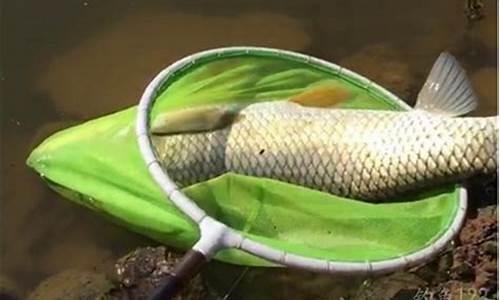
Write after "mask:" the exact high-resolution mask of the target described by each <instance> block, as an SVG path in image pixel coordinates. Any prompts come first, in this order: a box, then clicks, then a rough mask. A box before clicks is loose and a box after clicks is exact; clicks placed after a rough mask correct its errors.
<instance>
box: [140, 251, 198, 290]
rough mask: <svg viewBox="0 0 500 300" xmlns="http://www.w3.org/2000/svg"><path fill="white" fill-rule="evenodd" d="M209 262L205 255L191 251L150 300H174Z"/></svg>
mask: <svg viewBox="0 0 500 300" xmlns="http://www.w3.org/2000/svg"><path fill="white" fill-rule="evenodd" d="M207 262H208V260H207V258H206V257H205V255H204V254H203V253H201V252H199V251H196V250H193V249H191V250H189V251H188V252H187V253H186V254H185V255H184V257H182V260H181V261H180V262H179V263H177V265H176V266H175V268H174V270H173V271H172V273H170V275H169V276H168V277H167V279H166V280H165V281H164V282H163V284H162V285H161V286H160V287H159V288H157V289H156V290H155V291H154V292H153V294H152V295H151V296H150V297H149V300H169V299H172V298H173V297H174V296H175V295H176V294H177V293H178V292H179V291H180V290H181V289H182V287H183V286H184V284H185V283H187V282H188V281H189V280H191V278H193V277H194V276H196V274H198V272H199V271H200V270H201V268H202V267H203V266H204V265H205V264H206V263H207Z"/></svg>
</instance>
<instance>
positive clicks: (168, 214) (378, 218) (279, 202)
mask: <svg viewBox="0 0 500 300" xmlns="http://www.w3.org/2000/svg"><path fill="white" fill-rule="evenodd" d="M322 84H336V85H339V86H342V87H344V88H345V89H347V90H349V91H350V93H349V95H350V97H349V99H347V100H346V101H344V102H342V103H341V104H340V106H341V107H343V108H357V109H378V110H408V109H410V108H409V107H408V106H407V105H405V104H404V103H403V102H401V101H399V100H398V99H397V98H396V97H395V96H394V95H392V94H390V93H388V92H387V91H385V90H384V89H382V88H381V87H379V86H377V85H376V84H374V83H371V82H369V81H367V80H365V79H364V78H362V77H360V76H358V75H357V74H354V73H353V72H350V71H348V70H345V69H342V68H333V67H329V66H328V65H325V64H322V63H320V62H319V61H318V60H315V59H302V58H301V59H298V58H296V57H293V56H287V55H280V54H279V53H274V52H270V51H264V50H262V51H259V50H254V51H245V50H233V51H227V52H224V53H223V54H221V53H220V52H214V53H209V54H207V55H203V56H201V57H200V58H198V59H197V60H196V62H193V63H191V64H187V65H185V66H183V67H182V68H180V69H178V70H177V71H176V72H175V74H173V75H172V76H170V77H169V78H168V80H167V81H165V82H163V84H162V86H161V89H160V90H159V94H158V97H157V100H156V104H155V106H154V108H153V110H152V111H151V119H154V118H155V117H156V116H158V114H159V113H161V112H165V111H168V110H174V109H178V108H185V107H194V106H197V105H207V104H224V103H237V102H241V101H245V102H249V101H252V102H260V101H274V100H282V99H286V98H289V97H292V96H294V95H298V94H300V93H303V92H305V91H307V90H309V89H312V88H314V87H317V86H319V85H322ZM136 112H137V108H136V107H132V108H128V109H125V110H123V111H120V112H117V113H114V114H110V115H107V116H104V117H101V118H97V119H95V120H92V121H89V122H86V123H83V124H81V125H78V126H75V127H73V128H69V129H66V130H63V131H60V132H58V133H56V134H54V135H53V136H51V137H49V138H47V139H46V140H45V141H44V142H43V143H42V144H41V145H39V146H38V147H37V148H36V149H35V150H34V151H33V152H32V153H31V155H30V157H29V158H28V161H27V163H28V165H29V166H31V167H32V168H34V169H35V170H36V171H37V172H38V173H40V174H41V175H42V176H43V178H44V179H46V180H47V182H48V183H49V185H50V186H51V187H52V188H54V189H55V190H56V191H58V192H60V193H61V194H63V195H64V196H66V197H67V198H69V199H71V200H73V201H75V202H77V203H79V204H81V205H84V206H86V207H88V208H90V209H92V210H94V211H96V212H98V213H100V214H102V215H104V216H106V217H108V218H110V219H111V220H113V221H114V222H117V223H119V224H122V225H123V226H125V227H127V228H128V229H130V230H132V231H135V232H138V233H140V234H143V235H146V236H148V237H150V238H152V239H154V240H157V241H159V242H161V243H164V244H166V245H170V246H174V247H177V248H180V249H189V248H191V246H192V245H193V244H194V243H195V242H196V241H197V240H198V238H199V235H200V233H199V229H198V227H197V224H196V223H194V222H193V221H191V220H190V219H189V218H188V217H186V216H185V215H184V214H183V213H182V212H181V211H180V210H178V209H177V208H176V207H175V206H174V205H173V204H171V203H170V202H168V201H165V196H164V194H163V193H162V191H161V190H160V188H159V187H158V186H157V184H156V183H155V182H154V181H153V179H152V178H151V176H150V174H149V173H148V170H147V167H146V165H145V163H144V161H143V159H142V158H141V154H140V152H139V148H138V145H137V141H136V135H135V117H136ZM409 134H411V133H409ZM183 191H184V192H185V193H186V195H188V196H189V197H190V198H191V199H193V200H194V201H195V202H196V203H197V204H198V206H199V207H200V208H202V209H203V210H204V211H205V212H206V213H207V214H208V215H209V216H211V217H213V218H214V219H216V220H218V221H221V222H222V223H224V224H226V225H228V226H229V227H231V228H233V229H234V230H236V231H238V232H240V233H242V234H243V235H244V236H245V237H247V238H249V239H251V240H254V241H257V242H260V243H262V244H264V245H267V246H270V247H272V248H275V249H279V250H283V251H286V252H289V253H294V254H297V255H302V256H307V257H311V258H318V259H322V260H328V261H338V262H367V261H370V262H371V261H384V260H388V259H394V258H399V257H404V256H407V255H409V254H412V253H416V252H418V251H420V250H422V249H425V248H426V247H429V246H430V245H432V244H433V243H435V242H436V241H437V240H438V239H440V238H442V237H443V235H444V234H446V233H448V232H449V230H450V228H452V227H456V226H457V223H456V220H457V218H459V214H460V211H461V210H464V207H463V205H462V206H460V205H461V204H460V203H463V199H461V196H463V193H461V192H460V188H459V187H457V186H454V185H449V186H443V187H440V188H439V189H435V190H432V191H426V192H425V193H422V194H419V195H413V196H411V197H408V198H402V199H395V200H394V201H391V202H390V203H368V202H364V201H360V200H356V199H346V198H342V197H338V196H334V195H331V194H328V193H324V192H319V191H315V190H311V189H308V188H304V187H300V186H297V185H293V184H289V183H285V182H280V181H276V180H271V179H265V178H257V177H251V176H244V175H237V174H232V173H227V174H224V175H222V176H220V177H217V178H214V179H211V180H208V181H206V182H202V183H198V184H195V185H192V186H189V187H187V188H185V189H183ZM461 201H462V202H461ZM215 258H216V259H219V260H222V261H226V262H231V263H235V264H241V265H251V266H272V265H274V264H273V263H271V262H269V261H266V260H264V259H262V258H258V257H256V256H254V255H251V254H248V253H246V252H243V251H241V250H238V249H224V250H222V251H220V252H218V253H217V255H216V257H215Z"/></svg>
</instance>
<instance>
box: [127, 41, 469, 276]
mask: <svg viewBox="0 0 500 300" xmlns="http://www.w3.org/2000/svg"><path fill="white" fill-rule="evenodd" d="M247 54H251V55H254V56H259V55H260V56H265V57H270V56H274V57H281V58H286V59H290V60H294V61H302V62H305V63H308V64H311V65H312V66H313V67H317V68H321V69H322V70H331V72H332V73H333V74H336V75H338V76H344V77H349V78H351V79H353V80H354V81H356V82H357V83H356V84H358V85H359V86H360V87H361V88H364V89H365V90H366V91H367V92H368V93H370V91H372V90H376V91H377V92H378V93H382V94H383V95H384V96H385V97H387V98H389V99H390V100H391V101H394V102H396V103H398V104H399V105H400V106H401V107H403V108H406V109H408V110H409V109H411V108H410V107H409V106H408V105H407V104H406V103H404V102H403V101H402V100H400V99H399V98H397V97H396V96H395V95H393V94H392V93H390V92H388V91H387V90H385V89H384V88H382V87H381V86H379V85H377V84H376V83H374V82H372V81H370V80H368V79H366V78H365V77H363V76H360V75H358V74H356V73H354V72H352V71H350V70H348V69H345V68H341V67H340V66H338V65H336V64H333V63H330V62H327V61H324V60H321V59H317V58H314V57H311V56H307V55H303V54H299V53H295V52H290V51H284V50H279V49H272V48H261V47H228V48H218V49H212V50H207V51H202V52H198V53H196V54H193V55H190V56H187V57H185V58H183V59H181V60H179V61H177V62H175V63H174V64H172V65H170V66H168V67H167V68H165V69H164V70H162V71H161V72H160V73H159V74H158V75H157V76H156V77H155V78H154V79H153V80H152V81H151V82H150V83H149V84H148V86H147V87H146V89H145V91H144V93H143V95H142V97H141V100H140V103H139V106H138V110H137V119H136V134H137V140H138V144H139V149H140V152H141V154H142V158H143V159H144V162H145V164H146V166H147V169H148V171H149V173H150V174H151V176H152V177H153V178H154V180H155V181H156V182H157V183H158V185H159V186H160V188H161V189H162V190H163V191H164V193H165V195H166V196H167V197H168V199H170V200H171V201H172V202H173V203H174V204H175V206H177V207H178V208H179V209H180V210H181V211H182V212H184V213H185V214H186V215H187V216H189V217H190V218H191V219H192V220H193V221H194V222H196V223H197V224H198V226H199V228H200V233H201V236H200V239H199V241H198V242H197V243H196V244H195V245H194V246H193V250H196V251H198V252H200V253H202V254H203V255H204V256H205V258H206V259H207V260H209V259H210V258H211V257H213V255H214V254H215V253H216V252H217V251H219V250H220V249H223V248H238V249H241V250H243V251H245V252H248V253H250V254H253V255H256V256H259V257H261V258H264V259H266V260H269V261H272V262H275V263H278V264H281V265H286V266H291V267H297V268H302V269H307V270H312V271H320V272H331V273H343V274H373V273H388V272H392V271H395V270H398V269H402V268H405V267H410V266H414V265H417V264H420V263H422V262H425V261H427V260H429V259H430V258H431V257H432V256H433V255H435V254H437V253H438V252H439V251H441V249H443V248H444V247H445V246H446V244H447V243H448V242H449V241H450V240H451V239H452V238H453V237H454V236H455V235H456V234H457V233H458V231H459V229H460V227H461V225H462V223H463V221H464V218H465V212H466V209H467V192H466V190H465V188H464V187H460V188H459V205H458V210H457V213H456V215H455V218H454V220H453V221H452V224H451V225H450V227H449V228H448V230H447V231H446V232H445V233H443V234H442V235H441V236H440V237H439V238H438V239H437V240H436V241H434V242H433V243H431V244H430V245H428V246H426V247H425V248H423V249H421V250H419V251H416V252H414V253H411V254H408V255H405V256H401V257H397V258H393V259H388V260H383V261H366V262H335V261H328V260H323V259H318V258H311V257H306V256H301V255H296V254H292V253H288V252H286V251H282V250H277V249H274V248H272V247H269V246H266V245H264V244H261V243H259V242H256V241H253V240H250V239H248V238H246V237H244V236H242V235H241V234H240V233H239V232H236V231H235V230H233V229H231V228H229V227H227V226H226V225H224V224H223V223H221V222H219V221H217V220H215V219H213V218H211V217H210V216H208V215H207V214H206V213H205V212H204V211H203V210H202V209H201V208H199V207H198V206H197V205H196V204H195V202H194V201H192V200H191V199H190V198H189V197H187V196H186V195H185V194H184V193H183V192H182V191H181V190H180V188H179V187H178V186H177V185H176V184H175V183H174V182H173V181H172V179H171V178H170V177H169V176H168V174H167V173H166V172H165V171H164V170H163V169H162V167H161V165H160V162H159V161H158V159H157V158H156V155H155V152H154V150H153V147H152V142H151V139H150V136H149V111H150V110H151V108H152V107H153V104H154V102H155V100H156V97H157V96H158V93H159V91H160V89H161V88H162V87H163V85H164V84H165V83H166V82H167V81H168V79H169V78H170V77H171V76H173V75H174V74H175V73H176V72H177V71H179V70H181V69H183V68H186V67H189V66H190V65H194V64H195V63H197V62H198V61H200V60H203V59H207V58H209V57H210V58H213V57H235V56H238V55H247ZM168 199H167V200H168Z"/></svg>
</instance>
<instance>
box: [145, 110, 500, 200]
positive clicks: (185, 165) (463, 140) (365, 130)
mask: <svg viewBox="0 0 500 300" xmlns="http://www.w3.org/2000/svg"><path fill="white" fill-rule="evenodd" d="M240 115H242V116H243V118H240V119H239V120H237V121H236V122H235V123H234V124H232V125H231V126H229V127H225V128H223V129H219V130H214V131H209V132H200V133H183V134H174V135H167V136H155V137H154V139H153V141H154V144H155V147H156V149H157V152H158V153H159V154H160V155H159V156H160V159H161V161H162V164H163V166H164V168H166V170H167V171H168V172H169V174H170V175H171V177H172V178H173V179H174V180H175V181H176V182H177V183H178V184H179V185H181V186H189V185H191V184H194V183H197V182H202V181H205V180H207V179H210V178H214V177H216V176H219V175H221V174H224V173H226V172H234V173H239V174H244V175H251V176H259V177H268V178H272V179H277V180H281V181H285V182H289V183H292V184H298V185H301V186H305V187H309V188H313V189H317V190H320V191H325V192H329V193H332V194H336V195H339V196H344V197H349V198H356V199H366V200H381V199H387V198H391V197H394V196H396V195H399V194H401V193H404V192H407V191H411V190H414V189H417V188H422V187H428V186H434V185H436V184H439V183H443V182H448V181H456V180H460V179H463V178H467V177H470V176H472V175H475V174H480V173H484V174H488V173H493V172H496V170H497V164H498V162H497V146H496V145H497V130H498V126H497V118H496V117H489V118H451V117H447V116H441V115H437V114H432V113H427V112H424V111H420V110H419V111H417V110H414V111H410V112H392V111H371V110H350V109H323V108H310V107H302V106H300V105H297V104H294V103H291V102H286V101H276V102H267V103H257V104H252V105H249V106H247V107H246V108H244V109H243V110H241V111H240ZM203 166H205V167H203ZM207 166H209V167H207ZM193 170H194V171H193Z"/></svg>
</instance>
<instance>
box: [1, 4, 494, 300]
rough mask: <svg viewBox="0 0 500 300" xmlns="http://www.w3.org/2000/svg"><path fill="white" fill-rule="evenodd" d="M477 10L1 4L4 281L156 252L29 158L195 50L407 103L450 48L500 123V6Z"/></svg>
mask: <svg viewBox="0 0 500 300" xmlns="http://www.w3.org/2000/svg"><path fill="white" fill-rule="evenodd" d="M482 2H483V3H484V8H483V10H482V13H483V14H484V18H483V19H482V20H480V21H477V22H474V23H470V22H468V20H467V18H466V16H465V14H464V7H465V4H466V1H461V0H446V1H433V0H425V1H397V0H391V1H387V0H384V1H370V0H364V1H347V0H338V1H319V0H313V1H310V0H309V1H295V0H293V1H263V0H257V1H242V0H240V1H231V2H229V1H227V2H221V1H164V3H162V4H159V3H158V2H156V1H97V0H96V1H91V0H89V1H62V0H59V1H50V2H49V1H35V0H18V1H14V0H11V1H3V2H2V3H1V4H0V5H1V22H2V24H1V25H2V26H1V30H2V32H1V42H0V44H1V58H2V60H1V62H2V67H1V69H0V72H1V74H0V75H1V78H0V80H1V81H0V82H1V85H0V87H2V88H1V91H2V97H1V100H2V102H1V103H2V104H1V105H2V109H1V112H2V117H1V122H2V123H1V124H2V128H1V133H2V136H1V137H2V141H1V168H2V173H1V174H2V176H1V179H2V181H1V182H2V185H1V200H0V204H1V212H0V219H1V242H0V252H1V256H0V258H1V272H0V274H1V275H2V276H6V277H8V278H10V279H11V280H12V281H14V282H15V284H16V285H18V288H19V289H21V290H22V291H28V290H30V289H31V288H32V287H33V286H34V285H36V283H38V282H39V281H40V280H41V279H43V278H45V277H47V276H49V275H51V274H54V273H56V272H58V271H61V270H64V269H68V268H87V269H96V270H108V271H109V270H110V268H111V266H112V264H113V263H114V261H115V260H116V259H117V258H118V257H119V256H122V255H124V254H125V253H127V252H128V251H130V250H132V249H133V248H135V247H138V246H141V245H146V244H153V243H152V242H151V241H149V240H147V239H145V238H143V237H140V236H138V235H136V234H133V233H131V232H128V231H127V230H125V229H123V228H121V227H118V226H115V225H113V224H110V223H109V222H107V221H106V220H103V219H101V218H100V217H99V216H97V215H94V214H93V213H92V212H90V211H88V210H86V209H83V208H81V207H78V206H76V205H74V204H72V203H70V202H68V201H66V200H64V199H63V198H62V197H60V196H59V195H57V194H55V193H54V192H52V191H51V190H49V189H48V188H47V187H46V186H45V185H44V183H43V182H42V181H41V180H40V179H39V178H38V176H37V174H35V173H34V172H33V171H32V170H30V169H28V168H27V167H26V166H25V163H24V161H25V159H26V157H27V156H28V154H29V152H30V151H31V149H32V148H33V147H34V146H35V145H37V144H38V143H39V142H41V141H42V140H43V139H44V138H45V137H47V136H48V135H50V134H51V133H53V132H55V131H57V130H59V129H61V128H65V127H68V126H70V125H74V124H78V123H81V122H82V121H85V120H88V119H92V118H95V117H97V116H101V115H105V114H108V113H110V112H113V111H117V110H121V109H123V108H126V107H128V106H131V105H134V104H136V103H137V101H138V99H139V96H140V95H141V93H142V91H143V88H144V86H145V85H146V84H147V83H148V82H149V80H151V79H152V77H153V76H154V75H155V74H156V73H157V72H158V71H159V70H160V69H161V68H163V67H165V66H167V65H168V64H170V63H172V62H174V61H176V60H177V59H179V58H181V57H182V56H184V55H188V54H191V53H193V52H197V51H200V50H203V49H208V48H214V47H221V46H231V45H253V46H268V47H277V48H283V49H289V50H294V51H299V52H304V53H307V54H310V55H313V56H317V57H320V58H323V59H326V60H329V61H333V62H336V63H338V64H341V65H343V66H345V67H348V68H351V69H352V70H354V71H357V72H359V73H360V74H362V75H364V76H366V77H368V78H370V79H373V80H374V81H376V82H377V83H379V84H381V85H382V86H385V87H386V88H388V89H389V90H391V91H393V92H395V93H396V94H397V95H399V96H401V97H402V98H403V99H404V100H405V101H407V102H409V103H410V104H411V103H413V102H414V99H415V97H416V94H417V93H418V89H419V87H420V85H421V84H422V83H423V81H424V80H425V77H426V74H427V72H428V70H429V69H430V67H431V65H432V63H433V61H434V59H435V58H436V57H437V56H438V54H439V53H440V52H441V51H443V50H447V51H450V52H452V53H453V54H454V55H455V56H456V57H457V58H458V60H459V61H460V62H461V63H462V64H463V66H464V67H465V69H466V70H467V72H468V74H469V76H470V77H471V79H472V82H473V84H474V87H475V88H476V91H477V92H478V94H479V96H480V104H479V108H478V110H477V111H476V112H475V113H474V114H475V115H495V114H497V109H498V108H497V100H496V99H497V86H496V85H497V15H496V14H497V7H496V5H497V1H493V0H484V1H482ZM75 159H77V158H75ZM289 284H294V282H293V281H291V282H290V283H289ZM340 288H341V286H340ZM278 294H279V293H278Z"/></svg>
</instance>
